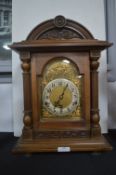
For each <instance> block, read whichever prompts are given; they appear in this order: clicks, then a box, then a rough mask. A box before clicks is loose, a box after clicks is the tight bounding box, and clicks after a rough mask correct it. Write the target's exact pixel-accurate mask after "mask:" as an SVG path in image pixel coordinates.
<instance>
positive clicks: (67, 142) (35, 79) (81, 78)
mask: <svg viewBox="0 0 116 175" xmlns="http://www.w3.org/2000/svg"><path fill="white" fill-rule="evenodd" d="M111 45H112V44H111V43H108V42H107V41H100V40H96V39H94V37H93V35H92V34H91V33H90V32H89V31H88V30H87V29H86V28H85V27H84V26H82V25H81V24H79V23H77V22H75V21H72V20H70V19H65V17H63V16H57V17H55V19H51V20H48V21H45V22H43V23H41V24H39V25H38V26H36V27H35V28H34V29H33V30H32V31H31V32H30V34H29V35H28V37H27V39H26V40H25V41H22V42H18V43H13V44H12V45H11V46H10V47H11V48H12V49H13V50H15V51H17V52H18V53H19V54H20V59H21V61H22V64H21V66H22V70H23V85H24V117H23V121H24V128H23V130H22V136H21V137H20V139H19V141H18V143H17V145H16V147H15V149H14V152H19V153H20V152H22V153H32V152H50V151H54V152H55V151H106V150H111V146H110V144H109V143H108V142H107V141H106V139H105V138H104V137H103V136H102V134H101V130H100V125H99V119H100V116H99V109H98V72H97V69H98V67H99V62H98V60H99V58H100V52H101V51H102V50H103V49H105V48H107V47H109V46H111Z"/></svg>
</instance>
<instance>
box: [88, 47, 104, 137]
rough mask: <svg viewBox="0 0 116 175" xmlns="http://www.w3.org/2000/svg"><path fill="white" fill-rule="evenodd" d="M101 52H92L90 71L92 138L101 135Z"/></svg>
mask: <svg viewBox="0 0 116 175" xmlns="http://www.w3.org/2000/svg"><path fill="white" fill-rule="evenodd" d="M99 58H100V51H98V50H92V51H91V52H90V69H91V125H92V126H91V127H92V130H91V134H92V136H99V135H101V134H100V133H101V131H100V130H101V129H100V125H99V120H100V117H99V109H98V71H97V69H98V67H99V62H98V60H99Z"/></svg>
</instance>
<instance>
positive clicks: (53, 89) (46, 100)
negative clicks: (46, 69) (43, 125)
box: [43, 78, 79, 116]
mask: <svg viewBox="0 0 116 175" xmlns="http://www.w3.org/2000/svg"><path fill="white" fill-rule="evenodd" d="M78 103H79V92H78V88H77V87H76V85H75V84H74V83H72V82H71V81H69V80H67V79H63V78H58V79H55V80H52V81H50V82H49V83H48V84H47V86H46V87H45V88H44V91H43V104H44V107H45V108H46V109H47V110H48V111H49V112H51V113H52V114H55V115H58V116H63V115H68V114H70V113H71V112H73V111H74V110H75V109H76V108H77V106H78Z"/></svg>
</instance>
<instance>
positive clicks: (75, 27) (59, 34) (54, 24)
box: [27, 15, 94, 40]
mask: <svg viewBox="0 0 116 175" xmlns="http://www.w3.org/2000/svg"><path fill="white" fill-rule="evenodd" d="M75 38H79V39H94V37H93V35H92V34H91V33H90V32H89V30H88V29H86V28H85V27H84V26H83V25H81V24H79V23H77V22H75V21H73V20H70V19H66V18H65V17H63V16H61V15H60V16H56V17H55V18H54V19H50V20H47V21H45V22H43V23H41V24H39V25H37V26H36V27H35V28H34V29H33V30H32V31H31V32H30V33H29V35H28V37H27V40H42V39H48V40H49V39H75Z"/></svg>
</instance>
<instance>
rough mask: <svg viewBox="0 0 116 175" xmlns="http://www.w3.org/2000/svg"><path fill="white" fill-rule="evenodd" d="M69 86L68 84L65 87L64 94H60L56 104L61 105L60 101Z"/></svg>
mask: <svg viewBox="0 0 116 175" xmlns="http://www.w3.org/2000/svg"><path fill="white" fill-rule="evenodd" d="M67 87H68V84H66V86H65V87H64V89H63V92H62V94H61V95H59V98H58V100H57V101H56V102H55V106H59V103H60V101H61V100H62V99H63V96H64V93H65V91H66V89H67Z"/></svg>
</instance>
